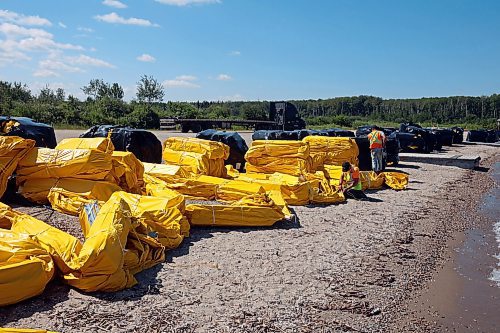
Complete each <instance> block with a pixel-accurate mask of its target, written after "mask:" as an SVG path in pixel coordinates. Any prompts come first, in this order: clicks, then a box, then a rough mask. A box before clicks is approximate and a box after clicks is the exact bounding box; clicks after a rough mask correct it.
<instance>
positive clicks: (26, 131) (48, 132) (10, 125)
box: [0, 116, 57, 148]
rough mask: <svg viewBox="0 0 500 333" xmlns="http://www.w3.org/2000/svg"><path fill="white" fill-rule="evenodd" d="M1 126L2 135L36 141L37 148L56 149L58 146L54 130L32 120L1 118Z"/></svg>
mask: <svg viewBox="0 0 500 333" xmlns="http://www.w3.org/2000/svg"><path fill="white" fill-rule="evenodd" d="M0 126H1V127H0V128H1V133H0V135H8V136H19V137H21V138H24V139H31V140H35V141H36V146H37V147H46V148H55V146H56V145H57V140H56V134H55V133H54V128H53V127H52V126H49V125H47V124H43V123H37V122H35V121H33V120H31V119H30V118H26V117H5V116H0Z"/></svg>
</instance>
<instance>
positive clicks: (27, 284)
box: [0, 203, 54, 306]
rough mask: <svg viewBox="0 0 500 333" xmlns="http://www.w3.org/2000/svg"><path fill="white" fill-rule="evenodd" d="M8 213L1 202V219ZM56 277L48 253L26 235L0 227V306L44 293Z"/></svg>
mask: <svg viewBox="0 0 500 333" xmlns="http://www.w3.org/2000/svg"><path fill="white" fill-rule="evenodd" d="M9 211H10V208H9V207H8V206H5V205H4V204H2V203H0V218H2V219H4V218H6V216H5V215H8V214H9ZM9 228H10V227H9ZM53 275H54V263H53V261H52V258H51V257H50V255H49V253H48V252H47V251H46V250H44V249H43V248H42V247H41V246H40V245H38V244H37V243H36V242H35V241H34V240H33V239H31V238H30V237H29V236H28V235H26V234H20V233H17V232H15V231H12V230H7V229H2V228H0V306H5V305H9V304H14V303H17V302H20V301H22V300H25V299H27V298H30V297H33V296H36V295H38V294H41V293H42V292H43V290H44V289H45V286H46V285H47V283H48V282H49V281H50V280H51V279H52V276H53Z"/></svg>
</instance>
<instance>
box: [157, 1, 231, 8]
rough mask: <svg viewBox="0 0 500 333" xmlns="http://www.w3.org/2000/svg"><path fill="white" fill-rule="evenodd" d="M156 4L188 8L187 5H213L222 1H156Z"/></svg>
mask: <svg viewBox="0 0 500 333" xmlns="http://www.w3.org/2000/svg"><path fill="white" fill-rule="evenodd" d="M155 1H156V2H159V3H162V4H165V5H172V6H179V7H180V6H187V5H192V4H195V5H202V4H211V3H221V2H222V1H221V0H155Z"/></svg>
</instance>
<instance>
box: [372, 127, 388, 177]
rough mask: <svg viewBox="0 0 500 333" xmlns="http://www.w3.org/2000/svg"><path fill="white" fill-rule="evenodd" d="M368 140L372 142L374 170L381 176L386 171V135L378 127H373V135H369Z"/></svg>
mask: <svg viewBox="0 0 500 333" xmlns="http://www.w3.org/2000/svg"><path fill="white" fill-rule="evenodd" d="M368 140H370V152H371V155H372V169H373V171H375V173H376V174H379V173H380V172H381V171H382V170H383V169H384V162H383V160H384V149H385V142H386V138H385V134H384V132H382V130H381V129H380V128H379V127H378V126H373V127H372V131H371V133H370V134H368Z"/></svg>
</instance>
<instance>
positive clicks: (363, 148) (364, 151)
mask: <svg viewBox="0 0 500 333" xmlns="http://www.w3.org/2000/svg"><path fill="white" fill-rule="evenodd" d="M354 140H355V141H356V144H357V145H358V150H359V155H358V161H359V170H362V171H370V170H371V169H372V156H371V153H370V141H369V140H368V138H367V137H366V136H363V137H356V138H354ZM384 169H385V163H384Z"/></svg>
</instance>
